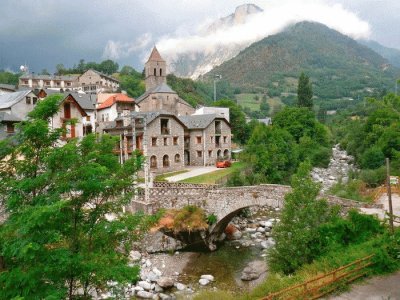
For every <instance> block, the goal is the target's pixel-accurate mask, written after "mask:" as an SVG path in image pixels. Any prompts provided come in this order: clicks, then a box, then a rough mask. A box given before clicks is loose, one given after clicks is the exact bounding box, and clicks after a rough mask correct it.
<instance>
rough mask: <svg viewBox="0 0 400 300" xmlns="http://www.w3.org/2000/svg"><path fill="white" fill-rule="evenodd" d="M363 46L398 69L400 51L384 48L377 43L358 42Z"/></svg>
mask: <svg viewBox="0 0 400 300" xmlns="http://www.w3.org/2000/svg"><path fill="white" fill-rule="evenodd" d="M358 42H359V43H360V44H362V45H364V46H367V47H369V48H371V49H372V50H374V51H375V52H376V53H379V54H380V55H382V56H383V57H384V58H386V59H387V60H388V61H389V62H390V63H391V64H392V65H393V66H396V67H398V68H400V50H399V49H395V48H389V47H385V46H383V45H381V44H379V43H378V42H375V41H371V40H358Z"/></svg>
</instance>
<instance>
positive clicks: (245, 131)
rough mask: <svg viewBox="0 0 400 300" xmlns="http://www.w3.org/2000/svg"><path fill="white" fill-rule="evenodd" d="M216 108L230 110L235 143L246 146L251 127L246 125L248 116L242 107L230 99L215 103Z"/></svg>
mask: <svg viewBox="0 0 400 300" xmlns="http://www.w3.org/2000/svg"><path fill="white" fill-rule="evenodd" d="M214 106H218V107H227V108H229V119H230V124H231V128H232V134H233V141H235V142H237V143H240V144H242V145H244V144H245V143H246V141H247V139H248V137H249V127H248V125H247V123H246V115H245V114H244V112H243V110H242V109H241V108H240V106H238V105H237V104H236V103H235V102H233V101H232V100H229V99H222V100H218V101H217V102H215V103H214Z"/></svg>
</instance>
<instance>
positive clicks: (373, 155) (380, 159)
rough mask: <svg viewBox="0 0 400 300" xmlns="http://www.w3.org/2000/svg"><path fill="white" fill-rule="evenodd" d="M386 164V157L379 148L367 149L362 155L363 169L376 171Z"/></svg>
mask: <svg viewBox="0 0 400 300" xmlns="http://www.w3.org/2000/svg"><path fill="white" fill-rule="evenodd" d="M384 163H385V155H384V154H383V152H382V150H381V149H380V148H379V147H376V146H375V147H372V148H369V149H367V150H366V151H365V152H364V153H363V154H362V155H361V167H362V168H363V169H376V168H379V167H381V166H382V165H383V164H384Z"/></svg>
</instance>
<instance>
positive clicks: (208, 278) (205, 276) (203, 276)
mask: <svg viewBox="0 0 400 300" xmlns="http://www.w3.org/2000/svg"><path fill="white" fill-rule="evenodd" d="M200 278H201V279H207V280H208V281H214V276H212V275H209V274H207V275H201V277H200Z"/></svg>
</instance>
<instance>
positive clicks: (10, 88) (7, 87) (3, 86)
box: [0, 83, 17, 92]
mask: <svg viewBox="0 0 400 300" xmlns="http://www.w3.org/2000/svg"><path fill="white" fill-rule="evenodd" d="M0 89H4V90H8V91H13V92H15V91H16V90H17V89H16V87H15V85H12V84H6V83H0Z"/></svg>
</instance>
